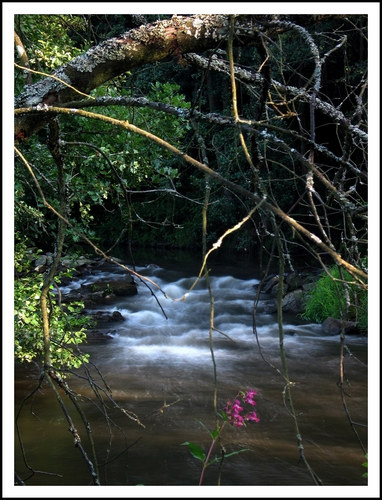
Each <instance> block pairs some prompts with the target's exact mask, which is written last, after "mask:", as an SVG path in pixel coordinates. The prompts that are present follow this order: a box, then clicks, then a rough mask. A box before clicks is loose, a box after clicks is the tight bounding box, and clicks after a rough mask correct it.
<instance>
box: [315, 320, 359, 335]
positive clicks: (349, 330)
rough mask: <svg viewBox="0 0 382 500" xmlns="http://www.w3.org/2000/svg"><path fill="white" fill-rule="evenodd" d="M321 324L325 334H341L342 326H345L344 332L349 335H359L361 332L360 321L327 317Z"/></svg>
mask: <svg viewBox="0 0 382 500" xmlns="http://www.w3.org/2000/svg"><path fill="white" fill-rule="evenodd" d="M321 326H322V330H323V332H324V334H325V335H339V334H340V333H341V329H342V326H343V327H344V333H345V334H347V335H359V334H360V333H361V332H360V328H359V325H358V323H356V322H354V321H344V320H342V319H337V318H332V317H329V318H326V320H325V321H324V322H323V323H322V325H321Z"/></svg>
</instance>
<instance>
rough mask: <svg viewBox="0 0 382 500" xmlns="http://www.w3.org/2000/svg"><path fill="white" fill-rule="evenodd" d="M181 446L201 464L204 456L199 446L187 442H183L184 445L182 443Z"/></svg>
mask: <svg viewBox="0 0 382 500" xmlns="http://www.w3.org/2000/svg"><path fill="white" fill-rule="evenodd" d="M182 445H186V446H188V449H189V451H190V453H191V455H192V456H193V457H195V458H197V459H198V460H200V461H201V462H204V461H205V459H206V454H205V453H204V451H203V450H202V449H201V447H200V446H199V445H197V444H195V443H190V442H189V441H185V442H184V443H182Z"/></svg>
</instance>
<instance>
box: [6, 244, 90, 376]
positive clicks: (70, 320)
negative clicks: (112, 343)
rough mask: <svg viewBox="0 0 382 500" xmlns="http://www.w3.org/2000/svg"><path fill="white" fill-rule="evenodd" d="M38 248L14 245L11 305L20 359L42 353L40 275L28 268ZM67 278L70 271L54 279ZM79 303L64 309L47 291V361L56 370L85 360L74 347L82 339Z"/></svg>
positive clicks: (55, 297)
mask: <svg viewBox="0 0 382 500" xmlns="http://www.w3.org/2000/svg"><path fill="white" fill-rule="evenodd" d="M39 253H41V251H38V250H32V249H28V248H27V246H26V244H25V242H23V241H18V242H17V244H16V248H15V269H16V272H17V275H16V279H15V287H14V297H15V299H14V308H15V356H16V359H17V360H19V361H20V362H31V361H33V360H37V359H39V358H40V357H41V355H42V354H43V352H44V341H43V333H42V332H43V330H42V319H41V308H40V296H41V287H42V283H43V276H42V275H41V274H39V273H36V272H33V271H32V263H33V261H34V260H35V259H36V257H37V256H38V254H39ZM64 276H65V277H71V272H70V271H68V272H65V273H61V274H60V275H59V276H57V278H56V279H55V284H56V285H58V284H59V283H60V279H61V278H62V277H64ZM83 307H84V306H83V304H82V303H81V302H78V301H77V302H72V303H70V304H68V305H67V306H66V307H65V309H64V307H62V306H61V305H59V302H58V299H57V295H56V294H55V293H54V286H53V285H52V286H51V290H50V292H49V321H50V331H51V342H52V345H51V360H52V364H53V365H54V366H55V367H57V368H59V369H70V368H78V367H79V366H81V364H82V363H84V362H87V361H88V355H87V354H81V353H80V352H77V350H76V349H75V346H77V345H78V344H81V343H83V342H85V341H86V333H85V327H86V326H89V321H88V320H87V318H86V317H81V315H80V313H81V310H82V309H83Z"/></svg>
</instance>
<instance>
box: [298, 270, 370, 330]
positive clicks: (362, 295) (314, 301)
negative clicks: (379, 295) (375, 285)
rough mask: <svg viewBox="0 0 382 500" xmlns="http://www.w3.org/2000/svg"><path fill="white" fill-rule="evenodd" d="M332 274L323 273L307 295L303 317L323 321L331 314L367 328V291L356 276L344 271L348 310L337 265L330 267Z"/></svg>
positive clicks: (317, 321) (318, 321)
mask: <svg viewBox="0 0 382 500" xmlns="http://www.w3.org/2000/svg"><path fill="white" fill-rule="evenodd" d="M329 271H330V276H329V275H328V274H327V273H322V275H321V277H320V279H319V280H318V281H317V282H316V284H315V285H314V287H313V289H312V290H311V291H310V292H309V293H307V294H306V296H305V311H304V312H303V313H302V315H301V316H302V317H303V318H304V319H306V320H309V321H314V322H316V323H321V322H322V321H324V320H325V319H326V318H328V317H329V316H331V317H333V318H338V319H342V318H343V319H346V320H349V321H357V322H358V323H359V325H360V327H361V328H363V329H366V328H367V319H368V316H367V291H366V290H365V289H364V288H362V287H361V286H359V285H357V284H356V283H355V282H354V278H353V277H352V276H351V275H350V274H349V273H348V272H346V271H343V276H344V280H345V281H346V282H347V284H348V287H349V295H350V307H349V309H348V311H346V304H345V294H344V288H343V283H342V282H341V278H340V272H339V269H338V267H337V266H334V267H332V268H330V270H329Z"/></svg>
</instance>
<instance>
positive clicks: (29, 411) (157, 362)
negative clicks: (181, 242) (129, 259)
mask: <svg viewBox="0 0 382 500" xmlns="http://www.w3.org/2000/svg"><path fill="white" fill-rule="evenodd" d="M199 266H200V263H199V262H198V261H197V259H195V260H194V262H191V263H190V261H189V260H188V261H187V264H186V263H184V262H183V263H182V262H178V261H174V262H172V264H171V262H169V261H167V262H165V263H163V264H162V263H161V262H158V261H156V262H142V263H141V264H140V265H138V266H137V267H136V271H137V272H138V273H140V274H141V275H142V276H145V277H148V278H149V279H150V280H152V281H153V282H154V283H155V284H156V285H158V286H159V287H160V290H159V289H157V288H156V287H155V286H153V285H152V284H151V283H148V284H149V286H146V285H145V284H144V283H142V282H141V281H139V280H137V279H136V282H137V284H138V294H137V295H134V296H130V297H118V298H116V299H115V300H114V301H113V302H112V303H108V304H107V305H102V306H97V308H96V309H97V311H107V312H113V311H118V312H119V313H120V314H121V315H122V316H123V318H124V320H123V321H121V322H118V323H110V328H108V329H107V332H106V333H108V334H109V335H110V336H111V337H112V339H110V340H109V341H107V342H102V343H89V344H87V345H85V346H83V347H82V350H83V351H84V352H87V353H89V354H90V357H91V361H92V365H89V366H88V369H89V371H90V373H91V375H92V377H93V378H94V381H95V383H96V384H97V387H104V386H103V384H104V381H106V383H107V384H108V385H109V386H110V388H111V391H112V398H113V400H114V401H115V402H116V403H117V404H118V405H120V406H121V407H123V408H124V409H125V410H127V412H128V413H129V415H130V417H131V416H132V415H134V417H135V416H136V418H137V419H138V420H139V421H140V422H141V424H143V426H144V427H143V426H141V425H138V424H137V422H136V421H134V420H133V419H132V418H129V416H128V415H126V414H124V413H122V412H121V411H120V410H119V409H118V408H114V407H113V404H112V402H111V401H109V400H108V399H107V397H105V396H104V393H103V392H102V391H101V395H102V399H103V400H104V402H105V404H107V407H108V410H107V411H108V416H109V419H108V420H105V418H104V416H103V415H102V412H104V410H103V408H102V406H101V404H100V400H97V398H96V397H95V395H94V392H93V389H92V388H91V387H90V386H89V384H88V382H87V381H86V378H84V377H85V373H84V372H83V371H82V370H78V374H77V375H79V377H72V378H71V379H70V385H71V387H72V388H73V389H74V390H75V391H77V392H78V393H79V394H80V395H81V396H78V400H79V401H80V402H81V404H82V405H83V407H84V409H85V413H86V418H87V420H88V422H89V423H90V425H91V429H92V435H93V437H94V440H95V446H96V453H97V458H98V463H99V473H100V480H101V483H102V484H103V485H111V486H121V485H126V486H133V485H147V486H153V485H158V486H163V485H169V486H172V485H174V486H175V485H177V486H188V485H197V484H198V481H199V477H200V472H201V462H200V461H198V460H197V459H195V458H194V457H193V456H191V454H190V453H189V450H188V447H187V446H185V445H182V443H184V442H193V443H196V444H198V445H199V446H200V447H201V448H202V449H203V450H205V452H207V451H208V448H209V445H210V443H211V437H210V435H209V433H208V430H210V431H212V430H213V429H214V426H215V422H216V415H215V413H214V377H215V375H216V388H217V403H218V408H220V409H222V408H223V407H224V405H225V403H226V402H227V400H231V399H232V398H234V397H235V395H236V394H237V393H238V391H242V390H243V391H246V390H248V389H250V388H253V389H255V390H256V391H257V393H258V394H257V396H256V401H257V405H256V411H257V414H258V416H259V418H260V422H258V423H250V424H248V425H247V426H246V427H245V428H235V427H232V426H230V425H226V427H225V429H224V432H223V434H222V436H221V444H222V445H223V446H224V450H225V453H230V452H232V451H238V450H244V449H245V450H246V451H243V452H240V453H238V454H237V455H233V456H231V457H228V458H226V459H225V460H224V461H223V463H222V464H221V467H219V464H218V463H217V464H215V465H211V466H210V467H208V468H207V471H206V474H205V480H204V484H205V485H217V484H221V485H223V486H224V485H241V486H245V485H251V486H277V485H279V486H310V485H313V484H314V483H313V481H312V477H311V475H310V474H309V473H308V471H307V468H306V467H305V465H304V464H303V463H302V462H301V460H300V456H299V450H298V446H297V439H296V429H295V427H294V424H293V420H292V418H291V416H290V414H289V413H288V409H287V407H286V405H285V401H284V397H285V383H284V380H283V377H282V376H281V371H282V368H281V361H280V349H279V331H278V325H277V318H276V316H275V314H270V313H267V312H266V309H265V308H264V307H263V302H262V301H260V303H259V305H258V309H257V313H256V327H257V338H256V335H255V334H254V329H253V318H252V312H253V302H254V297H255V293H256V287H257V285H258V284H259V281H260V273H259V272H258V271H257V270H256V268H255V267H254V266H251V265H248V262H242V263H241V264H240V263H235V265H234V266H229V265H222V264H219V263H217V264H216V265H215V266H214V265H212V266H208V267H210V269H211V270H210V290H211V293H209V290H208V287H207V281H206V279H205V278H201V279H200V280H199V281H198V282H197V284H196V285H194V284H195V278H196V276H197V274H198V273H199ZM123 275H124V271H123V270H122V269H120V268H118V267H107V268H101V269H99V270H95V271H93V272H92V273H91V274H89V275H85V276H82V277H80V278H77V279H74V280H73V282H72V283H70V284H69V285H67V287H66V288H65V287H63V288H62V290H61V291H62V292H63V293H67V292H69V291H70V290H73V289H76V288H79V287H81V286H82V285H85V284H89V283H96V282H97V281H99V280H101V279H102V280H103V281H104V280H105V279H107V280H110V283H112V282H113V280H117V279H118V280H120V278H121V277H122V276H123ZM191 288H192V289H191ZM190 289H191V290H190ZM211 295H212V296H213V306H214V319H213V326H214V329H213V331H212V336H211V334H210V318H211ZM284 333H285V338H284V347H285V350H286V358H287V363H288V370H289V378H290V380H291V382H292V386H291V391H292V397H293V403H294V408H295V412H296V415H297V419H298V425H299V431H300V434H301V436H302V440H303V445H304V454H305V457H306V459H307V460H308V462H309V465H310V466H311V468H312V469H313V470H314V472H315V473H316V474H317V475H318V476H319V478H320V480H321V481H322V483H323V484H324V485H327V486H341V485H342V486H345V485H348V486H351V485H358V486H363V485H366V484H367V480H366V479H365V478H363V477H362V474H363V473H364V472H365V469H364V468H363V467H362V465H361V464H362V463H363V462H364V454H363V452H362V449H361V446H360V444H359V441H358V438H357V436H356V435H355V432H354V430H353V429H352V427H351V425H350V423H349V419H348V418H347V414H346V412H345V409H344V406H343V402H342V400H341V396H340V391H339V387H338V380H339V375H340V364H339V355H340V343H339V338H338V337H337V336H333V337H331V336H325V335H324V334H323V332H322V330H321V327H320V325H316V324H311V323H308V322H306V321H302V320H301V319H299V318H296V317H292V316H288V315H285V317H284ZM347 346H348V349H347V350H346V356H345V380H346V384H347V386H346V388H345V390H346V394H347V397H346V403H347V408H346V409H347V410H348V412H349V414H350V417H351V419H352V421H353V422H356V423H357V425H356V431H357V433H358V436H359V438H360V439H361V440H362V441H363V443H365V445H366V444H367V436H366V429H367V428H366V425H367V365H366V364H367V339H366V338H365V337H360V336H352V337H348V338H347ZM93 364H94V366H93ZM214 365H215V370H214ZM95 367H96V368H95ZM101 374H102V377H101ZM37 378H38V370H37V369H36V367H34V366H33V365H31V366H27V367H20V366H17V367H16V394H15V395H16V410H17V409H18V408H19V407H20V403H21V401H22V400H23V398H24V397H25V396H26V395H28V394H29V392H30V391H31V390H32V389H33V388H34V387H35V386H36V383H37V382H36V379H37ZM93 387H94V386H93ZM64 398H65V402H66V403H67V404H68V407H70V409H71V410H72V409H73V407H72V406H71V404H70V402H69V400H68V398H67V397H65V396H64ZM74 421H75V423H76V425H77V426H78V431H79V433H80V435H81V438H82V439H83V443H84V445H85V446H88V444H89V443H88V440H87V438H86V433H85V431H84V428H83V424H82V422H81V421H80V419H79V418H78V417H75V419H74ZM19 429H20V435H21V437H22V441H23V446H24V449H25V451H26V457H27V460H28V464H29V465H30V466H31V467H32V468H33V469H34V470H39V471H43V472H44V473H36V474H34V475H33V476H32V477H31V478H30V479H29V480H28V482H27V484H28V485H44V486H48V485H55V486H59V485H71V486H75V485H89V484H91V477H90V475H89V472H88V470H87V466H86V464H85V462H84V460H83V459H82V457H81V456H80V453H79V451H78V450H77V449H76V448H75V447H74V446H73V440H72V437H71V434H70V433H69V432H68V424H67V422H66V421H65V419H64V415H63V413H62V412H61V410H60V408H59V407H58V405H57V403H56V401H55V399H54V396H53V395H52V394H51V391H50V389H49V388H48V386H45V385H44V386H43V387H42V388H41V389H40V390H39V391H38V392H36V393H35V394H34V396H33V397H31V398H29V399H28V400H27V402H26V403H25V404H24V407H23V410H22V412H21V414H20V417H19ZM89 453H90V452H89ZM218 455H219V446H217V447H216V450H214V454H213V456H218ZM16 469H17V470H18V472H19V475H20V476H21V477H26V476H27V475H28V471H27V469H26V467H25V464H24V462H23V459H22V455H21V452H20V447H19V445H18V441H17V440H16ZM46 472H48V473H49V474H46Z"/></svg>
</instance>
